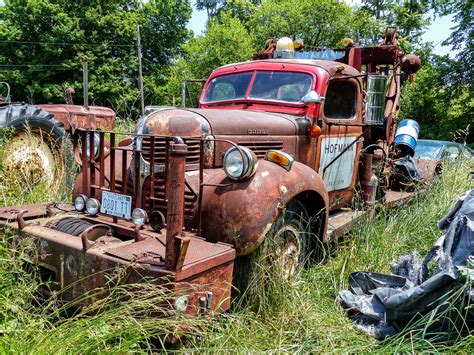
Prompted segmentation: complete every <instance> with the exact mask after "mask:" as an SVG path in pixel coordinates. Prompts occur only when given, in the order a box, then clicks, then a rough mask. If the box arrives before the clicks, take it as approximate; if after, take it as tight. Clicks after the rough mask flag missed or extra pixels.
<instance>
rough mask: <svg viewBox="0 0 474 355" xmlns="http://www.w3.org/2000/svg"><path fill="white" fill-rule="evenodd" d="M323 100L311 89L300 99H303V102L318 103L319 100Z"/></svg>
mask: <svg viewBox="0 0 474 355" xmlns="http://www.w3.org/2000/svg"><path fill="white" fill-rule="evenodd" d="M323 100H324V97H323V96H319V94H318V93H317V92H316V91H314V90H311V91H310V92H308V93H307V94H306V95H304V96H303V98H302V99H301V101H303V102H304V103H305V104H320V103H321V102H323Z"/></svg>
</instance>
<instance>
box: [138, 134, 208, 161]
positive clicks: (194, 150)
mask: <svg viewBox="0 0 474 355" xmlns="http://www.w3.org/2000/svg"><path fill="white" fill-rule="evenodd" d="M183 140H184V143H186V144H187V145H188V155H187V156H186V163H187V164H199V150H200V141H199V140H191V139H188V140H186V139H183ZM154 143H155V147H154V151H155V155H154V157H153V160H154V165H164V164H165V161H166V138H158V137H156V138H155V142H154ZM142 157H143V159H145V161H147V162H148V163H151V162H150V159H151V138H150V137H143V139H142Z"/></svg>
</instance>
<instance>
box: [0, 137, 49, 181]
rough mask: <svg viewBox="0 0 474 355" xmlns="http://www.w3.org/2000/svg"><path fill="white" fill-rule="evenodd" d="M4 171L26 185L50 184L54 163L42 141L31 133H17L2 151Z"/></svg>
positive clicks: (46, 145) (47, 147) (45, 144)
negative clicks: (42, 182)
mask: <svg viewBox="0 0 474 355" xmlns="http://www.w3.org/2000/svg"><path fill="white" fill-rule="evenodd" d="M3 166H4V169H5V171H6V172H7V173H9V174H15V176H18V177H20V179H22V180H24V182H26V183H33V184H34V183H38V182H40V181H44V182H47V183H52V182H53V181H54V176H55V171H56V161H55V158H54V155H53V152H52V151H51V148H50V147H49V146H48V144H47V143H46V142H45V141H44V139H43V138H42V137H41V136H39V135H37V134H35V133H31V132H19V133H18V134H16V135H15V136H14V137H13V138H12V139H11V140H10V142H9V143H8V145H7V147H6V149H5V150H4V162H3Z"/></svg>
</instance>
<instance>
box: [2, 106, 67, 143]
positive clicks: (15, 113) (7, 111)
mask: <svg viewBox="0 0 474 355" xmlns="http://www.w3.org/2000/svg"><path fill="white" fill-rule="evenodd" d="M27 124H28V125H29V126H30V127H32V128H40V129H42V130H44V131H45V132H46V133H48V134H49V135H51V136H52V137H53V138H54V139H57V140H59V139H62V138H64V137H65V136H66V131H65V130H64V124H63V123H62V122H60V121H58V120H56V119H55V118H54V116H53V115H52V114H51V113H49V112H47V111H44V110H42V109H41V108H39V107H35V106H31V105H27V104H10V105H5V106H1V107H0V127H2V128H5V127H14V128H15V129H16V130H20V129H22V127H24V126H25V125H27Z"/></svg>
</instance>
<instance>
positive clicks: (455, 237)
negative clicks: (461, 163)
mask: <svg viewBox="0 0 474 355" xmlns="http://www.w3.org/2000/svg"><path fill="white" fill-rule="evenodd" d="M438 227H439V228H440V229H441V230H445V233H444V234H443V235H442V236H441V237H440V238H439V239H438V240H437V241H436V243H435V244H434V246H433V248H432V249H431V251H430V252H429V253H428V255H426V257H425V258H424V259H423V260H421V259H420V257H419V256H418V255H417V254H416V253H413V254H409V255H404V256H402V257H400V258H399V260H398V261H397V262H395V263H393V264H392V273H393V275H384V274H379V273H373V272H354V273H352V274H351V275H350V277H349V285H350V290H343V291H341V292H340V293H339V299H340V302H341V304H342V306H343V308H344V309H345V310H346V312H347V314H348V315H349V317H350V318H351V319H352V320H353V321H354V322H355V324H356V326H357V327H358V328H359V329H364V330H365V331H367V332H368V333H369V334H371V335H374V336H375V337H376V338H379V339H383V338H385V337H387V336H391V335H394V334H396V332H397V331H398V330H400V329H401V328H403V326H405V325H406V324H407V323H408V322H409V321H410V320H411V319H412V318H413V317H414V316H415V315H420V314H426V313H427V312H429V311H431V310H433V309H434V308H435V307H436V306H438V305H440V304H441V303H442V302H443V301H444V300H445V299H446V297H448V294H449V291H450V290H451V289H452V288H453V287H455V281H456V280H457V278H458V276H459V272H460V270H463V269H466V266H467V265H468V260H470V263H471V265H472V262H473V261H474V190H470V191H469V192H468V193H466V194H465V195H464V196H463V197H462V198H460V199H459V200H458V201H456V203H455V204H454V206H453V208H452V209H451V211H450V212H449V213H448V214H447V215H446V216H445V217H444V218H443V219H442V220H440V221H439V222H438ZM432 263H434V270H433V271H432V273H431V275H430V273H429V269H430V265H431V264H432ZM471 268H472V266H471ZM431 269H432V267H431ZM468 269H469V268H468ZM468 272H472V270H471V269H469V270H468ZM467 279H468V280H470V279H469V277H468V278H467ZM468 297H469V298H470V302H471V303H474V294H473V293H472V292H471V293H470V295H468ZM468 321H469V320H468ZM471 321H473V320H471Z"/></svg>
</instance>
